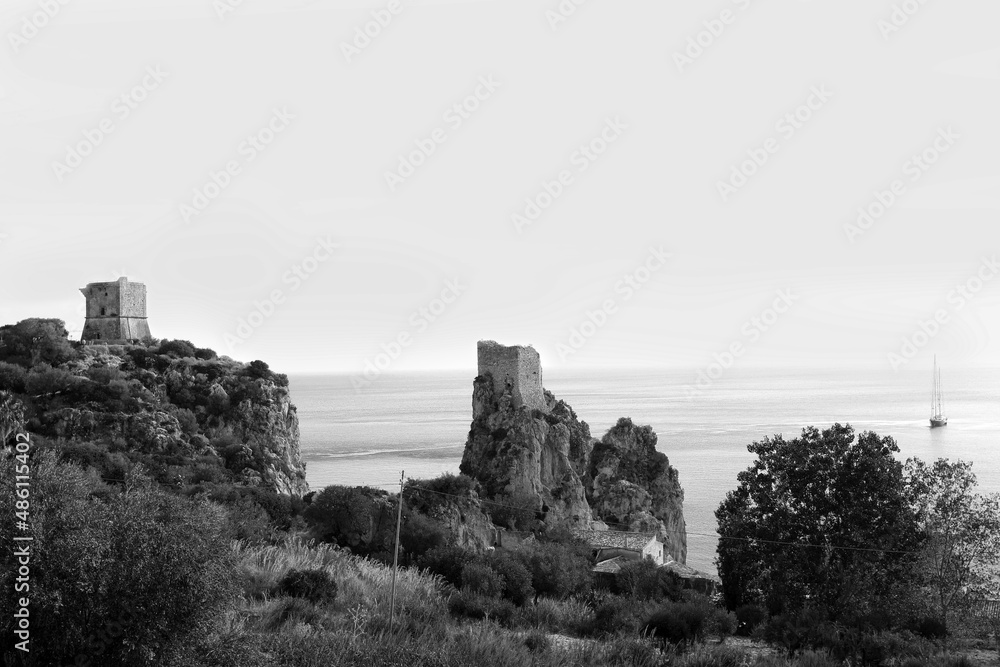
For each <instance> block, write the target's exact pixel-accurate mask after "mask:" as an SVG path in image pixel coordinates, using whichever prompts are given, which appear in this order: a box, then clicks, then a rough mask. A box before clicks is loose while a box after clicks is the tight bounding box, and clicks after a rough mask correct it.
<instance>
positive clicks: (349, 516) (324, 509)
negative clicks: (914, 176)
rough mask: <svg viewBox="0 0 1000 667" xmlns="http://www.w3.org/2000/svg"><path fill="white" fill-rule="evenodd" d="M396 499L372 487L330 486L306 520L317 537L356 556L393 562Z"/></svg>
mask: <svg viewBox="0 0 1000 667" xmlns="http://www.w3.org/2000/svg"><path fill="white" fill-rule="evenodd" d="M394 505H395V499H393V498H391V497H390V496H389V494H388V493H387V492H386V491H383V490H380V489H373V488H370V487H364V486H356V487H346V486H328V487H326V488H325V489H323V490H322V491H321V492H320V493H318V494H317V495H316V497H315V498H313V502H312V504H311V505H309V507H308V508H306V510H305V513H304V516H305V519H306V521H308V522H309V524H310V526H311V527H312V530H313V534H314V536H315V537H316V538H317V539H319V540H322V541H324V542H333V543H335V544H337V545H339V546H342V547H349V548H350V549H351V550H352V551H353V552H354V553H356V554H359V555H363V556H375V557H380V558H382V559H384V560H391V558H392V555H391V554H392V549H393V544H394V541H395V531H396V512H395V507H394Z"/></svg>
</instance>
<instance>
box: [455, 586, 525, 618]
mask: <svg viewBox="0 0 1000 667" xmlns="http://www.w3.org/2000/svg"><path fill="white" fill-rule="evenodd" d="M448 609H449V611H451V613H452V614H454V615H455V616H459V617H465V618H471V619H475V620H481V619H490V620H492V621H493V622H495V623H499V624H500V625H504V626H510V625H511V622H512V621H513V619H514V610H515V607H514V604H513V603H512V602H511V601H510V600H505V599H502V598H497V597H494V596H487V595H480V594H479V593H476V592H474V591H471V590H463V591H461V592H460V593H457V594H455V595H453V596H452V597H451V599H450V600H449V601H448Z"/></svg>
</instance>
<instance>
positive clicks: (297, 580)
mask: <svg viewBox="0 0 1000 667" xmlns="http://www.w3.org/2000/svg"><path fill="white" fill-rule="evenodd" d="M278 587H279V589H280V590H281V592H282V593H284V594H285V595H290V596H291V597H296V598H304V599H306V600H309V601H310V602H312V603H314V604H324V603H327V602H333V601H334V599H336V597H337V582H336V581H334V580H333V577H331V576H330V575H329V573H327V571H326V570H318V569H315V570H295V569H292V570H289V571H288V573H287V574H286V575H285V576H284V577H282V578H281V581H280V582H279V583H278Z"/></svg>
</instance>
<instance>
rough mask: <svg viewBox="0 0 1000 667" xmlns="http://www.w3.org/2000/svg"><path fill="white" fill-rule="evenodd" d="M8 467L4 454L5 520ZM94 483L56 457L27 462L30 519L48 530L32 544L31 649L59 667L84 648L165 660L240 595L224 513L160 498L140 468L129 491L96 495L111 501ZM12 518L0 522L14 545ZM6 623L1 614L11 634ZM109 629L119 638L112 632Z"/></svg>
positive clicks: (0, 497) (0, 504)
mask: <svg viewBox="0 0 1000 667" xmlns="http://www.w3.org/2000/svg"><path fill="white" fill-rule="evenodd" d="M12 468H13V462H12V461H11V460H9V459H8V460H2V461H0V483H2V486H3V489H2V493H0V510H2V511H4V512H5V513H6V515H8V516H10V515H12V513H13V507H12V503H13V500H12V499H13V498H14V497H15V496H14V492H13V484H14V481H13V480H14V474H13V469H12ZM100 488H106V487H101V486H100V482H96V481H95V480H94V478H93V477H92V476H88V474H87V473H85V472H84V471H83V470H82V469H81V468H79V467H78V466H76V465H72V464H67V463H59V462H57V461H56V459H55V454H54V453H50V452H39V453H38V455H36V457H35V458H34V461H33V466H32V503H31V507H32V512H31V515H30V516H31V522H32V524H33V526H32V528H33V532H34V534H36V535H43V534H44V535H45V536H46V539H45V540H43V541H38V542H35V543H33V544H32V550H33V552H34V553H33V557H32V581H31V584H32V586H31V593H32V596H31V613H32V617H31V620H32V623H31V630H32V640H33V641H32V643H31V652H32V657H33V658H35V659H36V660H37V661H38V664H54V663H58V664H64V663H66V662H67V661H72V660H73V659H75V657H76V656H77V654H78V653H83V652H89V653H90V654H91V659H92V660H93V662H94V664H102V665H123V664H146V663H150V662H152V663H159V662H163V661H164V660H163V659H164V658H165V656H167V655H169V654H170V653H171V652H172V651H174V650H175V649H177V648H178V647H180V646H183V645H187V644H190V643H192V642H195V641H198V640H199V639H200V638H201V637H203V636H204V633H205V632H207V631H209V630H210V629H211V628H212V625H213V624H214V623H215V621H216V619H218V618H219V617H220V612H221V611H222V610H223V609H225V608H226V607H227V606H228V605H229V604H230V603H231V601H232V600H233V598H234V596H235V589H234V586H235V581H234V577H233V576H232V565H233V563H232V558H231V553H230V549H229V544H228V542H227V541H226V538H225V532H226V531H225V515H224V513H223V512H222V511H221V509H219V508H215V507H212V506H210V505H207V504H204V503H192V502H190V501H187V500H185V499H183V498H179V497H176V496H172V495H167V494H165V493H163V492H161V491H158V490H157V489H155V488H154V487H153V486H152V485H151V482H150V480H148V479H147V478H143V477H142V476H141V475H139V474H138V473H136V472H135V471H131V472H129V473H128V475H127V483H126V485H125V487H124V489H122V490H120V491H117V492H115V491H111V492H110V493H104V494H102V495H104V496H105V497H107V498H108V499H107V500H102V499H101V498H100V496H96V495H94V493H93V492H94V491H98V490H99V489H100ZM11 525H12V524H10V523H4V524H0V539H3V540H4V541H5V542H7V543H9V544H10V543H12V542H11V534H10V530H11V528H10V527H11ZM43 526H44V530H43ZM12 553H13V551H12V550H10V551H9V555H10V554H12ZM12 559H13V556H10V558H5V560H12ZM16 571H17V568H16V567H14V566H13V565H12V564H11V563H10V562H5V563H4V564H3V567H0V586H2V587H3V588H4V589H5V590H12V589H13V581H12V578H13V573H15V572H16ZM12 620H13V618H12V617H11V616H9V615H5V616H4V617H2V618H0V630H2V631H3V633H4V634H6V635H8V636H10V635H11V634H12V628H11V621H12ZM111 627H114V628H115V629H116V633H117V634H115V635H112V636H110V637H109V634H110V632H109V631H108V628H111ZM125 638H127V641H126V640H125ZM98 649H99V650H98ZM98 656H99V657H98Z"/></svg>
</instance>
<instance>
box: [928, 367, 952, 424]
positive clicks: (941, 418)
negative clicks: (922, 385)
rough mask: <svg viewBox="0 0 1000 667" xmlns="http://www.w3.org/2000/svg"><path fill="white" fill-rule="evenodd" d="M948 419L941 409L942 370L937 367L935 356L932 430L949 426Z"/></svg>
mask: <svg viewBox="0 0 1000 667" xmlns="http://www.w3.org/2000/svg"><path fill="white" fill-rule="evenodd" d="M947 425H948V418H947V417H946V416H945V415H944V410H943V409H942V408H941V370H940V369H939V368H938V367H937V355H936V354H935V355H934V388H933V389H932V390H931V428H934V427H936V426H947Z"/></svg>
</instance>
